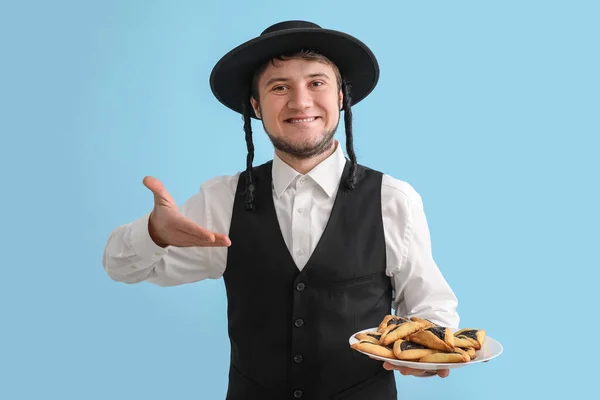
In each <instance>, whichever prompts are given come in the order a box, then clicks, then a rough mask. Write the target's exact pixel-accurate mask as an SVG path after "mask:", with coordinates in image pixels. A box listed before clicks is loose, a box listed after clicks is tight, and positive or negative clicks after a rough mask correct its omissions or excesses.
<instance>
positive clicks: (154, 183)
mask: <svg viewBox="0 0 600 400" xmlns="http://www.w3.org/2000/svg"><path fill="white" fill-rule="evenodd" d="M142 183H143V184H144V186H146V187H147V188H148V189H150V191H151V192H152V193H153V194H154V201H155V203H160V202H164V201H167V202H170V201H172V198H171V195H170V194H169V192H167V189H165V187H164V186H163V184H162V182H161V181H159V180H158V179H156V178H155V177H153V176H146V177H144V180H143V181H142Z"/></svg>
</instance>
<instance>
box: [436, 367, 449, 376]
mask: <svg viewBox="0 0 600 400" xmlns="http://www.w3.org/2000/svg"><path fill="white" fill-rule="evenodd" d="M438 375H439V376H440V378H446V377H448V375H450V370H449V369H440V370H439V371H438Z"/></svg>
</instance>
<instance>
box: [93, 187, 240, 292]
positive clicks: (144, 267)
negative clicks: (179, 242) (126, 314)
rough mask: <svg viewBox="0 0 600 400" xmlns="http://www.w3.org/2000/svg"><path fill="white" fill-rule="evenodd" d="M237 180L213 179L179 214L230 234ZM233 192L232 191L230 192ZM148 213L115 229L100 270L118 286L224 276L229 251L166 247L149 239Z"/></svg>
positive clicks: (189, 281) (224, 249)
mask: <svg viewBox="0 0 600 400" xmlns="http://www.w3.org/2000/svg"><path fill="white" fill-rule="evenodd" d="M236 178H237V176H235V177H233V176H230V177H221V178H219V179H217V178H215V179H213V180H212V181H209V182H207V183H206V184H204V185H202V187H201V188H200V191H199V192H198V193H197V194H196V195H194V196H192V197H191V198H189V199H188V200H187V201H186V202H185V203H184V204H183V206H182V207H181V208H180V212H181V213H182V214H183V215H184V216H185V217H187V218H189V219H191V220H192V221H194V222H196V223H197V224H199V225H200V226H202V227H204V228H206V229H209V230H211V231H214V232H217V233H225V234H227V233H228V232H229V226H230V223H231V212H232V209H233V200H234V196H235V185H236V184H237V179H236ZM232 188H233V192H232ZM149 216H150V213H147V214H145V215H144V216H142V217H140V218H138V219H137V220H135V221H133V222H130V223H128V224H125V225H121V226H119V227H117V228H116V229H114V230H113V231H112V232H111V233H110V235H109V237H108V240H107V243H106V246H105V248H104V253H103V257H102V265H103V267H104V270H105V272H106V273H107V275H108V276H109V277H110V278H111V279H113V280H114V281H117V282H122V283H128V284H134V283H139V282H150V283H153V284H156V285H158V286H165V287H166V286H176V285H182V284H187V283H192V282H198V281H201V280H204V279H217V278H219V277H221V276H222V275H223V272H224V271H225V266H226V262H227V261H226V260H227V248H226V247H173V246H168V247H166V248H162V247H160V246H158V245H156V243H154V241H153V240H152V238H151V237H150V234H149V232H148V218H149Z"/></svg>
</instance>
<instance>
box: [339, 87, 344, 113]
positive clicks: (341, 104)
mask: <svg viewBox="0 0 600 400" xmlns="http://www.w3.org/2000/svg"><path fill="white" fill-rule="evenodd" d="M338 98H339V102H340V111H342V110H343V109H344V93H343V92H342V91H341V90H340V94H339V96H338Z"/></svg>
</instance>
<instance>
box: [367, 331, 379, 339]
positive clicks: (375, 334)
mask: <svg viewBox="0 0 600 400" xmlns="http://www.w3.org/2000/svg"><path fill="white" fill-rule="evenodd" d="M367 336H371V337H372V338H375V339H377V340H379V339H381V334H380V333H379V334H378V333H367Z"/></svg>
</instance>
